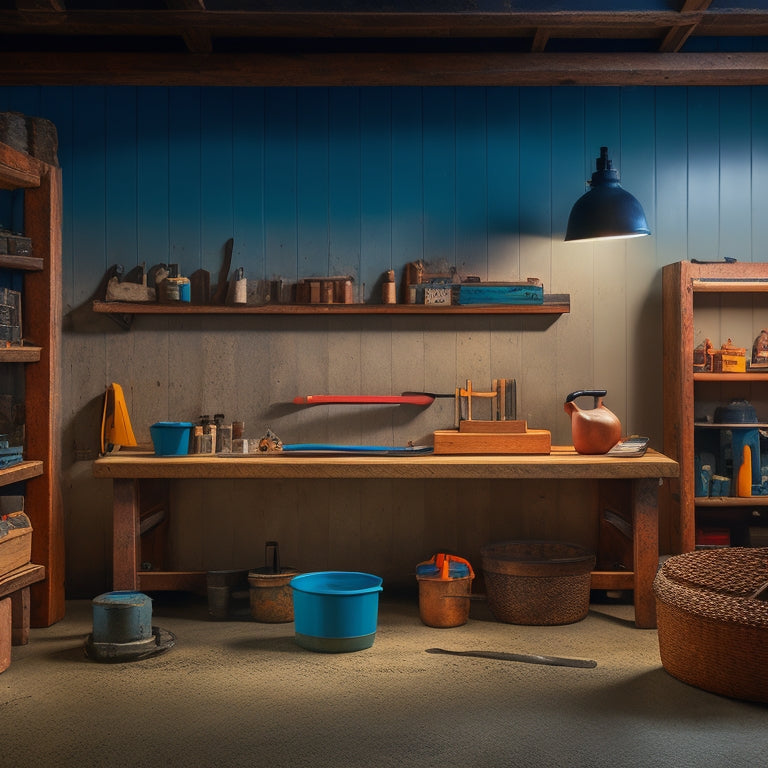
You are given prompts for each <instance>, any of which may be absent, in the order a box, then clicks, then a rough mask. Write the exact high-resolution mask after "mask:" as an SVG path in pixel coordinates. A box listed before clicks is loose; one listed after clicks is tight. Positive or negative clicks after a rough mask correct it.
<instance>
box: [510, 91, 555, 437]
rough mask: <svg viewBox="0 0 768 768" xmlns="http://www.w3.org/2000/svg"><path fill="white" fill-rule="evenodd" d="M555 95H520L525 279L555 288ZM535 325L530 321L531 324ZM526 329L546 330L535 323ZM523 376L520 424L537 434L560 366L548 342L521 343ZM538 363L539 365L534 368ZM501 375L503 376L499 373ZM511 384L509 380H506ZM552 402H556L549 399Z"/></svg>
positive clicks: (535, 337)
mask: <svg viewBox="0 0 768 768" xmlns="http://www.w3.org/2000/svg"><path fill="white" fill-rule="evenodd" d="M554 170H555V169H553V167H552V91H551V89H549V88H531V89H528V88H524V89H521V90H520V278H521V279H523V280H524V279H526V278H528V277H538V278H541V280H543V282H544V285H545V286H551V285H552V268H551V259H552V229H553V222H552V178H553V171H554ZM529 320H530V319H529ZM523 327H524V328H526V329H531V330H533V329H535V328H537V327H538V328H541V325H539V324H538V323H537V322H536V321H534V322H533V323H532V322H525V323H524V325H523ZM520 343H521V347H520V351H521V359H522V363H523V366H522V371H521V372H520V375H519V376H518V377H517V380H518V387H519V390H520V392H519V397H520V403H521V411H522V412H521V414H520V418H523V419H526V420H527V421H528V423H529V425H530V426H531V427H533V428H542V427H545V425H548V424H551V423H552V419H553V414H552V412H551V409H550V408H549V407H547V406H546V403H547V402H551V400H552V399H554V397H555V387H556V380H555V376H554V371H555V361H554V360H553V359H552V357H551V356H550V355H547V354H544V355H542V354H541V353H542V351H543V339H542V337H541V336H539V334H537V333H524V334H523V338H522V339H521V341H520ZM534 361H536V362H535V363H534ZM499 375H504V374H502V373H501V372H499ZM505 378H506V376H505ZM550 396H551V397H550Z"/></svg>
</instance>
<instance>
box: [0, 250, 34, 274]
mask: <svg viewBox="0 0 768 768" xmlns="http://www.w3.org/2000/svg"><path fill="white" fill-rule="evenodd" d="M0 267H1V268H3V269H24V270H27V271H28V272H39V271H40V270H41V269H42V268H43V259H42V258H41V257H39V256H15V255H13V254H10V253H2V254H0Z"/></svg>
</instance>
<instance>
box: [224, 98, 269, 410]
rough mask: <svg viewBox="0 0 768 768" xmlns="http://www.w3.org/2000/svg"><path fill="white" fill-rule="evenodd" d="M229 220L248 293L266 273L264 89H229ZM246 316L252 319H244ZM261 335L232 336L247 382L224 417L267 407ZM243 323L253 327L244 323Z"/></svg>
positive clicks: (235, 392)
mask: <svg viewBox="0 0 768 768" xmlns="http://www.w3.org/2000/svg"><path fill="white" fill-rule="evenodd" d="M233 105H234V114H233V120H234V126H233V147H232V155H233V158H234V168H233V179H232V184H233V188H232V189H233V191H232V198H233V199H232V204H233V218H234V232H233V237H234V240H235V242H238V243H240V247H241V249H242V253H243V254H244V256H243V260H244V262H245V263H246V265H247V269H246V279H247V280H248V281H249V283H248V285H249V292H251V291H252V290H253V289H255V287H256V285H253V286H252V285H251V281H263V280H264V279H265V276H266V259H265V251H264V243H265V223H264V197H265V194H266V192H265V187H264V89H263V88H237V89H235V90H234V93H233ZM244 319H245V320H250V318H244ZM265 326H266V329H267V330H266V332H264V333H259V334H242V333H240V334H234V343H235V348H234V351H233V358H234V359H235V360H237V361H238V365H239V367H240V369H242V364H243V363H247V364H248V367H249V375H248V378H249V385H248V386H242V384H241V385H240V386H235V387H233V390H232V391H231V392H230V393H229V397H230V406H229V407H230V411H229V413H226V414H225V415H226V417H227V419H233V420H238V421H241V420H244V419H245V417H246V414H249V413H252V412H253V411H254V410H257V409H266V408H267V407H268V403H267V402H264V401H265V400H266V397H265V394H266V393H268V392H269V377H270V371H269V366H268V365H265V364H264V361H265V360H266V359H267V357H266V356H267V353H268V349H269V343H268V338H269V335H270V331H269V325H268V324H265ZM246 327H248V328H251V327H252V323H250V322H248V324H247V325H246Z"/></svg>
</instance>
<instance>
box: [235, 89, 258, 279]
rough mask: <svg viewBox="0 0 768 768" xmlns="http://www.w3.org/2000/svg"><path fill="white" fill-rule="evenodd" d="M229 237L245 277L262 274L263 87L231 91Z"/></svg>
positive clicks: (256, 276)
mask: <svg viewBox="0 0 768 768" xmlns="http://www.w3.org/2000/svg"><path fill="white" fill-rule="evenodd" d="M232 142H233V144H232V157H233V175H232V207H233V219H234V231H233V237H234V239H235V242H237V243H240V248H241V253H242V257H243V261H244V262H246V263H247V265H248V270H247V275H246V277H247V279H248V280H249V281H251V280H263V279H264V277H265V275H264V269H265V266H264V89H263V88H236V89H235V90H234V91H233V129H232Z"/></svg>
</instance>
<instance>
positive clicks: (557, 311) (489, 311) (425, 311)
mask: <svg viewBox="0 0 768 768" xmlns="http://www.w3.org/2000/svg"><path fill="white" fill-rule="evenodd" d="M93 311H94V312H100V313H104V314H120V315H561V314H566V313H568V312H570V311H571V299H570V296H569V295H568V294H559V293H558V294H549V295H546V296H544V303H543V304H472V305H467V306H455V305H453V306H450V307H443V306H430V305H425V304H265V305H262V306H237V307H231V306H220V305H213V304H206V305H196V304H154V303H152V304H150V303H147V304H140V303H138V302H125V301H94V302H93Z"/></svg>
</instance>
